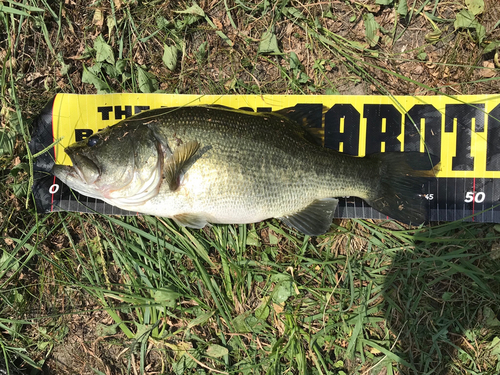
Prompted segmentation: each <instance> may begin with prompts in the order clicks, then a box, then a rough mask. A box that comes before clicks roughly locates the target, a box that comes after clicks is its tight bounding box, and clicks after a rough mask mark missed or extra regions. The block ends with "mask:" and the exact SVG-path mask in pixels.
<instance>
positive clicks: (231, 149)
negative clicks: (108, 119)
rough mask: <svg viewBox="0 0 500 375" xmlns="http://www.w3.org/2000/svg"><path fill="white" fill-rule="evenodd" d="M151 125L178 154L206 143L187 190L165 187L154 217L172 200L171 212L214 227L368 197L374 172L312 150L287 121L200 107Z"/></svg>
mask: <svg viewBox="0 0 500 375" xmlns="http://www.w3.org/2000/svg"><path fill="white" fill-rule="evenodd" d="M149 127H150V128H153V129H154V130H155V132H158V133H160V134H161V135H162V138H165V139H167V140H168V146H169V148H170V149H172V150H174V149H175V148H176V147H177V146H178V144H179V142H180V141H181V142H183V143H185V142H189V141H194V140H195V141H198V142H199V143H200V144H201V148H200V151H201V152H200V154H201V156H200V157H199V159H197V160H196V161H194V162H193V165H192V166H190V167H189V170H188V171H187V173H186V176H185V177H184V178H185V181H184V186H182V187H181V188H180V189H179V190H178V191H176V192H170V191H169V190H168V186H167V185H163V186H162V187H161V188H160V193H159V195H158V197H157V199H155V200H153V201H152V202H151V205H150V206H151V210H152V211H151V213H152V214H155V215H160V214H161V208H159V209H155V207H158V205H159V203H160V201H161V200H165V198H167V197H168V198H167V199H169V200H170V201H171V203H170V204H168V206H170V205H176V204H177V205H178V208H177V209H176V210H179V211H181V212H182V211H184V210H191V211H194V212H198V211H199V212H206V213H208V214H209V215H210V216H211V217H212V218H213V219H212V222H222V223H224V222H226V223H227V222H232V223H239V222H248V221H250V222H256V221H261V220H264V219H266V218H269V217H276V216H278V217H281V216H284V215H286V214H292V213H294V212H296V211H298V210H299V209H301V208H304V207H306V206H307V205H308V204H310V203H311V202H312V201H314V200H315V199H321V198H327V197H338V196H346V195H357V196H361V197H366V193H365V192H364V190H365V191H367V190H368V189H369V188H370V187H369V186H366V187H364V186H362V184H363V182H365V181H367V180H370V176H369V175H368V176H367V175H366V174H367V173H368V174H370V173H371V172H372V171H373V168H370V169H368V170H366V165H363V163H361V164H362V165H360V160H361V159H354V158H351V157H346V156H345V155H342V154H339V153H336V152H333V151H331V150H328V149H325V148H321V147H318V146H317V145H314V144H311V143H310V142H308V141H307V140H306V139H304V137H303V130H302V128H300V127H299V126H298V125H296V124H295V123H291V122H290V121H288V120H287V119H286V118H283V117H282V116H276V115H269V114H265V113H264V114H259V115H255V114H248V115H247V114H245V113H240V112H230V111H227V112H220V111H218V110H213V109H211V108H204V107H200V108H193V109H190V110H189V111H188V110H183V109H179V110H176V111H173V112H172V113H171V115H170V116H169V118H168V121H165V120H164V119H158V120H157V122H156V123H152V124H149ZM365 164H366V161H365ZM372 164H375V163H372ZM360 167H362V168H360ZM373 167H374V166H373ZM362 171H363V173H364V175H363V176H361V174H362V173H361V172H362ZM361 177H362V178H361ZM367 177H368V179H367ZM355 181H357V183H354V182H355ZM256 203H257V204H256ZM144 208H146V206H145V207H144ZM148 210H149V208H148ZM153 211H155V212H153ZM158 211H160V212H158ZM241 212H245V213H246V214H245V216H243V217H241ZM247 216H248V217H247Z"/></svg>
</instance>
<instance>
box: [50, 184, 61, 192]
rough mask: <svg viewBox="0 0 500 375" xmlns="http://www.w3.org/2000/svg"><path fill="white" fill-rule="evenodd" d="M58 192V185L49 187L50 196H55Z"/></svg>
mask: <svg viewBox="0 0 500 375" xmlns="http://www.w3.org/2000/svg"><path fill="white" fill-rule="evenodd" d="M58 191H59V185H58V184H54V185H52V186H51V187H49V193H50V194H55V193H57V192H58Z"/></svg>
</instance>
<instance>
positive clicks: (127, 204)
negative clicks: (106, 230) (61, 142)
mask: <svg viewBox="0 0 500 375" xmlns="http://www.w3.org/2000/svg"><path fill="white" fill-rule="evenodd" d="M65 152H66V153H67V154H68V156H69V157H70V158H71V161H72V163H73V165H72V166H63V165H55V166H54V168H53V170H52V172H53V174H54V175H55V176H56V177H58V178H59V179H60V180H61V181H63V182H64V183H65V184H66V185H68V186H69V187H70V188H72V189H74V190H76V191H78V192H80V193H82V194H84V195H86V196H89V197H93V198H98V199H102V200H104V201H106V202H108V203H110V204H113V205H116V206H118V207H122V208H125V209H134V208H135V207H136V206H140V205H141V204H144V203H145V202H146V201H147V200H149V199H151V198H152V197H154V196H156V195H157V194H158V191H159V188H160V185H161V182H162V171H163V152H162V147H161V145H160V143H159V142H158V140H157V139H156V138H155V136H154V134H153V133H152V131H151V130H150V129H149V128H148V127H147V126H144V125H142V124H137V123H135V124H134V123H133V122H132V123H127V122H123V123H119V124H117V125H115V126H112V127H109V128H106V129H103V130H101V131H99V132H97V133H95V134H93V135H92V136H90V137H88V138H86V139H84V140H83V141H80V142H76V143H74V144H72V145H70V146H69V147H67V148H66V149H65Z"/></svg>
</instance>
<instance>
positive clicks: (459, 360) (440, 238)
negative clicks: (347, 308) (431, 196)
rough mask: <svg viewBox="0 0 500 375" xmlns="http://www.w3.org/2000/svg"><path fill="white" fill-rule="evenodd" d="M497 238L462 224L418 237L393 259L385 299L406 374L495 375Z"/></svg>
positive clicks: (498, 348) (499, 291) (499, 297)
mask: <svg viewBox="0 0 500 375" xmlns="http://www.w3.org/2000/svg"><path fill="white" fill-rule="evenodd" d="M497 235H498V233H497V232H496V231H495V230H494V228H493V227H492V226H491V225H484V224H482V225H474V224H471V223H462V224H460V227H456V228H453V227H451V228H450V229H446V228H444V229H443V230H441V229H438V230H437V232H436V233H433V230H432V229H430V230H429V232H427V233H421V234H417V235H416V236H415V237H414V240H415V247H414V248H413V250H408V249H407V250H405V251H399V252H397V253H396V254H395V256H394V257H393V262H392V266H391V269H390V271H389V273H388V275H387V278H386V281H385V283H384V293H383V294H384V298H385V301H386V305H387V311H386V317H387V322H388V324H389V328H390V329H391V332H392V334H393V335H394V336H395V337H397V342H398V345H397V347H395V348H394V349H393V351H397V354H398V355H399V356H400V357H401V358H403V359H404V360H406V361H407V364H405V365H400V370H401V372H402V373H403V374H418V375H422V374H463V373H469V374H479V373H481V374H498V373H499V372H500V364H499V360H500V340H499V338H500V321H499V320H498V318H497V316H498V313H499V311H500V242H499V240H498V239H495V238H494V237H496V236H497ZM408 365H409V366H408Z"/></svg>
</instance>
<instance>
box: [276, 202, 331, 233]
mask: <svg viewBox="0 0 500 375" xmlns="http://www.w3.org/2000/svg"><path fill="white" fill-rule="evenodd" d="M338 203H339V200H338V199H335V198H324V199H317V200H315V201H314V202H312V203H311V204H310V205H309V206H307V207H306V208H304V209H302V210H300V211H298V212H295V213H294V214H292V215H286V216H283V217H280V218H279V219H280V220H281V221H283V222H284V223H285V224H286V225H288V226H291V227H293V228H295V229H297V230H299V231H301V232H302V233H305V234H307V235H309V236H319V235H320V234H323V233H325V232H326V231H328V229H329V228H330V226H331V224H332V220H333V214H334V212H335V209H336V208H337V205H338Z"/></svg>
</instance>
